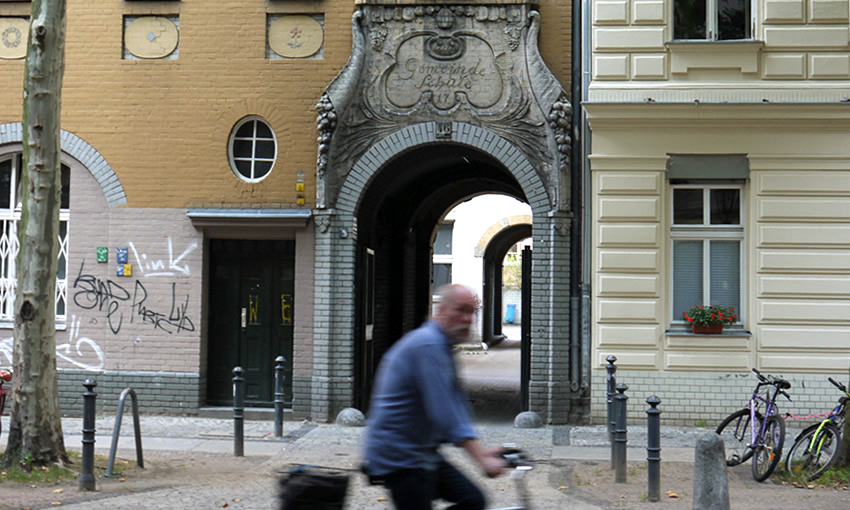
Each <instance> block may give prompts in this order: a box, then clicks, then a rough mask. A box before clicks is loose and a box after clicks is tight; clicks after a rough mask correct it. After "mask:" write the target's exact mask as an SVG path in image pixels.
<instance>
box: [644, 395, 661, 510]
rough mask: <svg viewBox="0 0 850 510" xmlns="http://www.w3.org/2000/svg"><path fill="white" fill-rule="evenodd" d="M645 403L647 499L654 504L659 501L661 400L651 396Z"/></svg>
mask: <svg viewBox="0 0 850 510" xmlns="http://www.w3.org/2000/svg"><path fill="white" fill-rule="evenodd" d="M646 403H647V404H649V409H647V411H646V468H647V499H649V501H652V502H653V503H654V502H656V501H658V500H659V499H661V410H660V409H658V404H660V403H661V399H660V398H658V397H657V396H655V395H653V396H651V397H649V398H648V399H646Z"/></svg>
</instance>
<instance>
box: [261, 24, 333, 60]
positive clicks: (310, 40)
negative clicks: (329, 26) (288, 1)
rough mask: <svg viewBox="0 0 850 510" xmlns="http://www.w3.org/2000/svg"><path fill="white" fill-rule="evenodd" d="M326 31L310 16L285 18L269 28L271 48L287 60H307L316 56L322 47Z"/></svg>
mask: <svg viewBox="0 0 850 510" xmlns="http://www.w3.org/2000/svg"><path fill="white" fill-rule="evenodd" d="M324 39H325V31H324V29H323V28H322V25H321V24H319V22H318V21H316V20H315V19H313V18H312V17H310V16H305V15H301V14H298V15H292V16H283V17H281V18H280V19H278V20H277V21H275V22H274V23H272V24H271V26H270V27H269V46H270V47H271V49H272V50H273V51H274V52H275V53H277V54H278V55H280V56H281V57H286V58H306V57H310V56H313V55H315V54H316V53H317V52H318V51H319V50H320V49H321V47H322V43H323V42H324Z"/></svg>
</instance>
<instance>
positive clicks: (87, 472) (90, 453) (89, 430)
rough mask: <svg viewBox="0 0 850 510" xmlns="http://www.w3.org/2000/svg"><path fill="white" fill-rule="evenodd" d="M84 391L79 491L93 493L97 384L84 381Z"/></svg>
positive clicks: (89, 380) (88, 380)
mask: <svg viewBox="0 0 850 510" xmlns="http://www.w3.org/2000/svg"><path fill="white" fill-rule="evenodd" d="M83 386H85V387H86V391H85V392H84V393H83V452H82V455H83V460H82V471H81V472H80V490H84V491H93V490H96V488H95V480H94V432H95V428H94V414H95V399H96V398H97V393H95V392H94V388H95V387H96V386H97V382H96V381H94V380H93V379H86V380H85V382H84V383H83Z"/></svg>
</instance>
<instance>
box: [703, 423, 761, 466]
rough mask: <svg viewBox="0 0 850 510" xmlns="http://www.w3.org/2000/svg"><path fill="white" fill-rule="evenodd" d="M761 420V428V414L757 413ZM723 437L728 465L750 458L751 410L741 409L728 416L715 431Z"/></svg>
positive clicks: (734, 464) (759, 425) (751, 451)
mask: <svg viewBox="0 0 850 510" xmlns="http://www.w3.org/2000/svg"><path fill="white" fill-rule="evenodd" d="M756 419H757V420H759V423H758V424H757V426H758V427H759V428H761V420H762V417H761V414H759V413H756ZM714 432H715V433H717V435H719V436H720V438H721V439H723V444H724V446H725V447H726V465H727V466H730V467H731V466H737V465H738V464H741V463H743V462H747V461H748V460H750V457H752V456H753V449H752V447H750V446H749V441H750V437H751V433H750V410H749V409H741V410H738V411H735V412H734V413H732V414H730V415H729V416H727V417H726V418H725V419H724V420H723V421H722V422H720V425H718V426H717V429H716V430H715V431H714Z"/></svg>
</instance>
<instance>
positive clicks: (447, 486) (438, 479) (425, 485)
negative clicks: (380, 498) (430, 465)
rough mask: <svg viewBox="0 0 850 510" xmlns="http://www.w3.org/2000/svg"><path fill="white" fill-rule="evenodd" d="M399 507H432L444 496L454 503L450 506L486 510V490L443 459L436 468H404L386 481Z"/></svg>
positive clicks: (404, 509) (419, 509) (455, 509)
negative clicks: (430, 469)
mask: <svg viewBox="0 0 850 510" xmlns="http://www.w3.org/2000/svg"><path fill="white" fill-rule="evenodd" d="M384 485H386V487H387V489H389V491H390V495H391V496H392V498H393V503H394V504H395V507H396V510H431V509H432V506H431V502H432V501H433V500H435V499H443V500H445V501H448V502H449V503H454V505H452V506H450V507H449V508H448V509H447V510H483V508H484V505H485V503H486V502H485V500H484V494H483V493H482V492H481V490H480V489H479V488H478V487H477V486H476V485H475V484H474V483H472V481H471V480H470V479H469V478H467V477H466V475H464V474H463V473H461V472H460V471H458V470H457V469H456V468H455V467H454V466H452V465H451V464H449V463H448V462H446V461H445V460H443V461H441V462H440V463H439V464H438V465H437V470H436V471H429V470H425V469H404V470H401V471H396V472H395V473H392V474H390V475H388V476H387V477H386V479H385V481H384Z"/></svg>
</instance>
